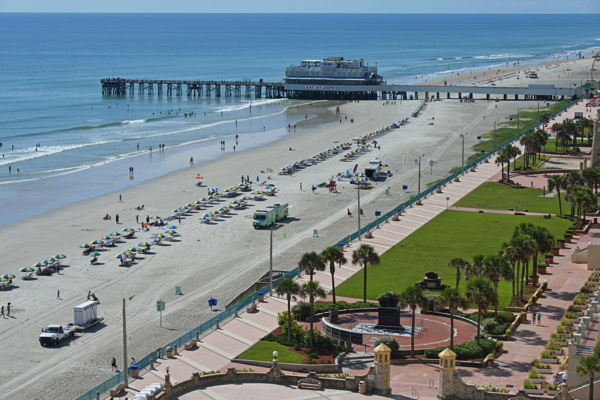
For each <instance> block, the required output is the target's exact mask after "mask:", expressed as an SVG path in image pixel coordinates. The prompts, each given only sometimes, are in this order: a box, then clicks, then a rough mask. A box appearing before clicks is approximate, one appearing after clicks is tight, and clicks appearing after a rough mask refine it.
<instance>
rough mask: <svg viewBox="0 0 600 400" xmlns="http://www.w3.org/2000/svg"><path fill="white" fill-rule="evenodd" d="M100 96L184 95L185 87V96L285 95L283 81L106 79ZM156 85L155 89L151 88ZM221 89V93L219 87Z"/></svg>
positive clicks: (275, 96)
mask: <svg viewBox="0 0 600 400" xmlns="http://www.w3.org/2000/svg"><path fill="white" fill-rule="evenodd" d="M100 83H101V84H102V94H103V95H129V96H133V95H135V94H136V86H137V94H138V96H144V95H148V96H152V95H154V94H155V93H156V94H157V95H158V96H163V94H164V95H166V96H167V97H172V96H177V97H181V96H183V92H184V86H185V92H186V94H187V96H188V97H213V96H214V97H222V96H224V97H244V98H247V99H249V98H252V97H254V98H256V99H260V98H267V99H279V98H283V97H285V91H284V85H283V82H263V81H262V79H261V80H260V81H258V82H251V81H200V80H148V79H125V78H106V79H101V80H100ZM155 87H156V91H155V90H154V89H155ZM222 88H223V89H224V92H223V90H222Z"/></svg>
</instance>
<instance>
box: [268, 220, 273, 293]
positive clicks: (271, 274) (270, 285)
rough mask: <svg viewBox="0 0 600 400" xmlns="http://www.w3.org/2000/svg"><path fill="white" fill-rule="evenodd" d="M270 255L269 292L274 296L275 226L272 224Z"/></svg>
mask: <svg viewBox="0 0 600 400" xmlns="http://www.w3.org/2000/svg"><path fill="white" fill-rule="evenodd" d="M270 254H271V255H270V257H269V288H270V289H269V294H270V295H271V296H273V226H271V249H270Z"/></svg>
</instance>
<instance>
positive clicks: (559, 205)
mask: <svg viewBox="0 0 600 400" xmlns="http://www.w3.org/2000/svg"><path fill="white" fill-rule="evenodd" d="M556 195H557V196H558V211H559V212H560V215H562V203H561V201H560V189H559V188H558V186H557V187H556Z"/></svg>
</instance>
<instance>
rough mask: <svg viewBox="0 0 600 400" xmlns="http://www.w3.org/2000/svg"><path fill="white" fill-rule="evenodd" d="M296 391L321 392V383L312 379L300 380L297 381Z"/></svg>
mask: <svg viewBox="0 0 600 400" xmlns="http://www.w3.org/2000/svg"><path fill="white" fill-rule="evenodd" d="M298 389H311V390H321V382H320V381H318V380H316V379H312V378H304V379H300V380H299V381H298Z"/></svg>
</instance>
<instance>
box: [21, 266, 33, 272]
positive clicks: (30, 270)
mask: <svg viewBox="0 0 600 400" xmlns="http://www.w3.org/2000/svg"><path fill="white" fill-rule="evenodd" d="M19 272H35V269H33V268H31V267H24V268H21V269H20V270H19Z"/></svg>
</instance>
